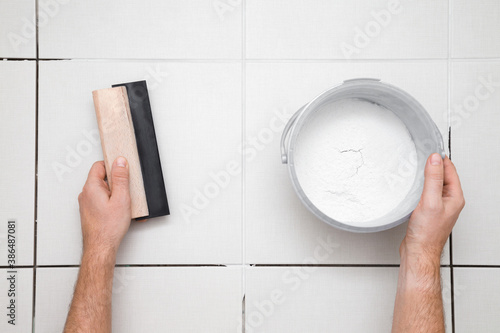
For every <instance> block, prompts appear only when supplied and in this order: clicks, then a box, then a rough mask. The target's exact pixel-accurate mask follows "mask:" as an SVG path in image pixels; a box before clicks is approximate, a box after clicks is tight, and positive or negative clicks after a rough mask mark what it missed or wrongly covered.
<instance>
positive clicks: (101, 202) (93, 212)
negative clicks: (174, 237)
mask: <svg viewBox="0 0 500 333" xmlns="http://www.w3.org/2000/svg"><path fill="white" fill-rule="evenodd" d="M105 177H106V169H105V167H104V162H103V161H99V162H95V163H94V165H92V168H91V169H90V172H89V175H88V178H87V182H86V183H85V186H84V187H83V190H82V193H80V195H79V196H78V202H79V204H80V218H81V223H82V234H83V251H84V252H85V251H90V250H97V251H111V252H110V253H111V254H116V251H117V250H118V247H119V246H120V243H121V241H122V239H123V237H124V236H125V234H126V233H127V230H128V228H129V226H130V221H131V208H130V192H129V167H128V163H127V161H126V160H125V158H123V157H118V158H117V159H116V160H115V161H114V163H113V166H112V170H111V183H112V186H113V189H112V191H110V189H109V186H108V184H107V183H106V182H105V181H104V179H105ZM107 253H109V252H107Z"/></svg>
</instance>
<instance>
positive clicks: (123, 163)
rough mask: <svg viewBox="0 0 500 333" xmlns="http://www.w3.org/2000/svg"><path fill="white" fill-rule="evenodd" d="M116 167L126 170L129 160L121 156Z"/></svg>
mask: <svg viewBox="0 0 500 333" xmlns="http://www.w3.org/2000/svg"><path fill="white" fill-rule="evenodd" d="M116 165H117V166H119V167H122V168H124V167H125V165H127V160H125V159H124V158H123V157H121V156H120V157H118V158H117V159H116Z"/></svg>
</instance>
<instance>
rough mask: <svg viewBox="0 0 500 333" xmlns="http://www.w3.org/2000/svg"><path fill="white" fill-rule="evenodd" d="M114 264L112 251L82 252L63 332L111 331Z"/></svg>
mask: <svg viewBox="0 0 500 333" xmlns="http://www.w3.org/2000/svg"><path fill="white" fill-rule="evenodd" d="M114 267H115V256H114V255H113V254H109V255H108V254H106V253H95V252H91V251H87V252H85V253H84V254H83V256H82V264H81V266H80V272H79V273H78V282H77V284H76V287H75V292H74V294H73V301H72V302H71V307H70V310H69V314H68V319H67V321H66V327H65V330H64V331H65V332H97V333H99V332H111V295H112V292H111V291H112V287H113V272H114Z"/></svg>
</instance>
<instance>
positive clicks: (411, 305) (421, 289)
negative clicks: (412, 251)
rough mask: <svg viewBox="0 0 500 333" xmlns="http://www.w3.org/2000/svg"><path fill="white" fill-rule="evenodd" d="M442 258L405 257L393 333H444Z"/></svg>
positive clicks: (402, 261)
mask: <svg viewBox="0 0 500 333" xmlns="http://www.w3.org/2000/svg"><path fill="white" fill-rule="evenodd" d="M439 266H440V263H439V258H437V260H436V259H434V260H429V259H428V258H425V257H421V258H415V257H407V256H406V255H404V254H403V256H402V257H401V266H400V269H399V279H398V291H397V295H396V302H395V306H394V323H393V332H426V333H433V332H444V316H443V301H442V298H441V278H440V274H439V269H440V267H439Z"/></svg>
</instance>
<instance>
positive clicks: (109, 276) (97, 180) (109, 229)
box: [64, 158, 131, 333]
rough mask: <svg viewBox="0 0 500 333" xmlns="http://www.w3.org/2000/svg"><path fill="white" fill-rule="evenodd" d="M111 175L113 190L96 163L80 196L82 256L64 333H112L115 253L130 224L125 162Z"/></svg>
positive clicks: (116, 164) (102, 165)
mask: <svg viewBox="0 0 500 333" xmlns="http://www.w3.org/2000/svg"><path fill="white" fill-rule="evenodd" d="M111 173H112V174H111V177H112V186H113V188H112V189H111V190H110V189H109V187H108V184H107V183H106V182H105V181H104V179H105V177H106V171H105V168H104V163H103V162H102V161H101V162H96V163H94V165H93V166H92V169H91V170H90V172H89V177H88V179H87V182H86V183H85V186H84V187H83V191H82V193H81V194H80V195H79V197H78V202H79V203H80V218H81V223H82V235H83V255H82V262H81V266H80V271H79V273H78V280H77V283H76V287H75V292H74V294H73V300H72V302H71V306H70V310H69V313H68V318H67V319H66V325H65V328H64V332H65V333H74V332H93V333H105V332H106V333H107V332H111V298H112V287H113V273H114V268H115V262H116V253H117V251H118V247H119V246H120V243H121V240H122V239H123V237H124V236H125V233H126V232H127V230H128V228H129V226H130V221H131V218H130V194H129V179H128V165H127V162H126V160H125V159H123V160H120V158H118V159H117V160H116V161H115V162H114V164H113V169H112V171H111Z"/></svg>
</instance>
